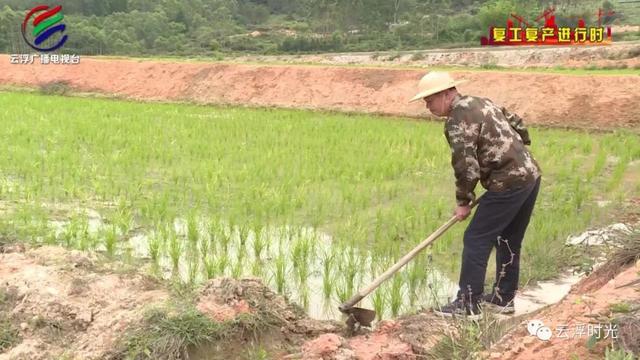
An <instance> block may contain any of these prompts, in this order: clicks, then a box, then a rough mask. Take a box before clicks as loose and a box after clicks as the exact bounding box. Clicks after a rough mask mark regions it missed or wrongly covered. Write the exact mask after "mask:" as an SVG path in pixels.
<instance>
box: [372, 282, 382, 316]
mask: <svg viewBox="0 0 640 360" xmlns="http://www.w3.org/2000/svg"><path fill="white" fill-rule="evenodd" d="M385 297H386V292H385V290H384V288H383V287H379V288H378V289H376V290H375V292H374V293H373V294H372V295H371V303H372V304H373V310H374V311H375V312H376V315H377V317H378V320H382V316H383V314H384V309H385V306H386V304H385Z"/></svg>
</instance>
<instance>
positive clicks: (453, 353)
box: [426, 311, 517, 360]
mask: <svg viewBox="0 0 640 360" xmlns="http://www.w3.org/2000/svg"><path fill="white" fill-rule="evenodd" d="M516 324H517V323H516V322H515V321H512V320H509V321H506V320H504V321H500V320H498V319H497V318H496V317H495V316H494V315H493V314H491V313H489V312H487V311H485V312H483V315H482V318H481V319H479V320H469V319H466V318H464V317H462V318H461V317H455V318H453V319H452V321H450V322H449V327H448V328H446V329H442V330H441V331H440V333H439V335H438V336H439V337H440V341H439V342H438V343H437V344H436V345H435V346H434V347H433V348H431V349H430V350H429V351H428V352H427V354H426V358H428V359H433V360H436V359H479V358H480V353H481V352H482V351H485V350H488V349H489V348H490V347H491V345H493V344H494V343H495V342H497V341H498V340H499V339H500V338H502V336H503V335H504V334H506V333H507V332H508V331H509V330H510V329H512V328H513V327H514V326H515V325H516Z"/></svg>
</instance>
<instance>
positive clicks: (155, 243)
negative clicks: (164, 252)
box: [114, 229, 162, 265]
mask: <svg viewBox="0 0 640 360" xmlns="http://www.w3.org/2000/svg"><path fill="white" fill-rule="evenodd" d="M114 230H115V229H114ZM161 242H162V240H161V239H160V237H159V235H158V234H157V233H152V234H150V235H149V237H148V242H147V245H148V247H149V257H150V258H151V262H152V263H153V264H154V265H158V263H159V261H160V244H161Z"/></svg>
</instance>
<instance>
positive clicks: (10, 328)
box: [0, 287, 22, 353]
mask: <svg viewBox="0 0 640 360" xmlns="http://www.w3.org/2000/svg"><path fill="white" fill-rule="evenodd" d="M12 300H13V295H12V294H11V293H10V292H9V291H7V289H6V288H3V287H2V288H0V353H2V352H4V351H5V350H8V349H10V348H12V347H13V346H15V345H17V344H18V343H20V342H21V341H22V338H21V337H20V333H19V331H18V329H17V328H16V327H15V325H14V324H13V323H12V321H11V318H10V315H9V311H11V309H12V307H13V301H12Z"/></svg>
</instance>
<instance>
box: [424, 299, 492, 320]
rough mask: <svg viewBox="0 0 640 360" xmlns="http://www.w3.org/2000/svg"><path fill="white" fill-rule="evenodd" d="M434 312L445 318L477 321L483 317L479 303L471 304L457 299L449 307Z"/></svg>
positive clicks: (445, 306) (436, 309)
mask: <svg viewBox="0 0 640 360" xmlns="http://www.w3.org/2000/svg"><path fill="white" fill-rule="evenodd" d="M433 312H434V313H436V314H438V315H440V316H444V317H453V316H464V317H467V318H468V319H471V320H477V319H479V318H480V316H481V315H480V312H481V310H480V306H479V304H478V302H469V301H465V300H463V299H460V298H456V299H455V300H453V301H452V302H451V303H450V304H448V305H444V306H442V307H439V308H435V309H434V310H433Z"/></svg>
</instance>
